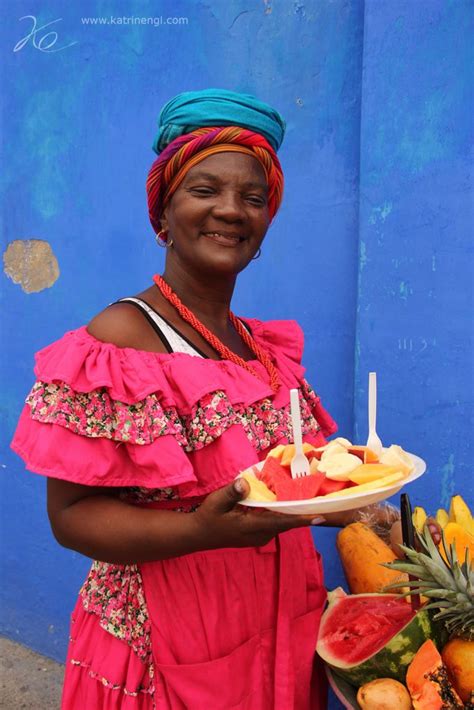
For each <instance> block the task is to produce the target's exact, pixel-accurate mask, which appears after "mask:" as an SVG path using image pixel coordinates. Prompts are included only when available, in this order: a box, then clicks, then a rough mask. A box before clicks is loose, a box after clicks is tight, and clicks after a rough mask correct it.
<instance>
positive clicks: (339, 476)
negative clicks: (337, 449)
mask: <svg viewBox="0 0 474 710" xmlns="http://www.w3.org/2000/svg"><path fill="white" fill-rule="evenodd" d="M359 466H362V461H361V460H360V458H359V457H358V456H354V454H348V453H343V454H340V453H337V454H334V455H333V456H329V457H328V458H327V459H326V460H325V461H322V460H321V461H320V462H319V466H318V471H321V472H322V473H325V474H326V478H330V479H331V480H332V481H348V480H349V474H350V473H352V471H354V470H355V469H356V468H358V467H359Z"/></svg>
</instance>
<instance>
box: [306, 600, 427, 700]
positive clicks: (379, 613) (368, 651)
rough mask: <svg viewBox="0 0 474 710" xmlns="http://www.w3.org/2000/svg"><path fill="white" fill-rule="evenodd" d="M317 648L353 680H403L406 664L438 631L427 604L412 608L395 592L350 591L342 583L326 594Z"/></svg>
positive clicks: (341, 673)
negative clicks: (433, 624) (361, 592)
mask: <svg viewBox="0 0 474 710" xmlns="http://www.w3.org/2000/svg"><path fill="white" fill-rule="evenodd" d="M328 600H329V605H328V607H327V609H326V611H325V612H324V614H323V617H322V619H321V625H320V629H319V637H318V643H317V646H316V650H317V652H318V654H319V655H320V656H321V658H322V659H323V660H324V661H325V662H326V663H327V664H328V665H329V666H330V667H331V668H332V669H333V670H334V672H335V673H337V674H338V675H339V676H341V677H342V678H344V679H345V680H347V681H348V682H349V683H352V684H353V685H356V686H360V685H363V684H364V683H367V682H368V681H370V680H375V679H376V678H395V679H396V680H399V681H401V682H402V683H403V682H404V681H405V673H406V669H407V667H408V665H409V664H410V662H411V660H412V658H413V657H414V655H415V653H416V652H417V650H418V649H419V648H420V646H421V645H422V644H423V643H424V642H425V641H426V639H427V638H431V637H432V636H433V634H434V632H435V629H434V627H433V626H432V623H431V619H430V616H429V614H428V612H427V611H426V610H424V609H419V610H418V611H416V612H414V611H413V610H412V608H411V605H410V604H409V603H408V602H407V601H406V599H405V598H404V597H400V596H399V595H397V594H349V595H346V594H345V592H344V591H343V590H342V589H341V588H338V589H336V590H334V591H333V592H330V593H329V595H328Z"/></svg>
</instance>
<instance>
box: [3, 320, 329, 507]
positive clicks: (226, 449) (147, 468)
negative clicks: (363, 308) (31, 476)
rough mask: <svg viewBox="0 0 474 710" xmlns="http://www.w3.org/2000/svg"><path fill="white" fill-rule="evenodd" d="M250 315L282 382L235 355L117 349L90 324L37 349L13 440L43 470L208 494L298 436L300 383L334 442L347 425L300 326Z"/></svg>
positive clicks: (312, 417) (317, 428) (310, 435)
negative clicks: (331, 407) (293, 408)
mask: <svg viewBox="0 0 474 710" xmlns="http://www.w3.org/2000/svg"><path fill="white" fill-rule="evenodd" d="M248 324H249V326H250V328H251V329H252V333H253V335H254V337H255V338H256V339H257V340H258V341H259V342H260V343H261V344H262V345H264V347H265V348H266V350H267V352H269V353H270V355H271V357H272V358H273V359H274V361H275V364H276V366H277V368H278V370H279V373H280V377H281V380H282V385H283V386H282V387H281V388H280V390H279V391H278V392H277V393H274V392H273V391H272V389H271V388H270V386H269V384H267V382H265V381H264V380H263V379H260V378H258V377H255V376H254V375H252V374H251V373H248V372H247V371H246V370H244V369H243V368H241V367H239V366H238V365H235V364H234V363H231V362H229V361H213V360H209V359H203V358H199V357H194V356H192V355H188V354H180V353H173V354H159V353H149V352H145V351H137V350H134V349H131V348H118V347H116V346H114V345H111V344H109V343H103V342H101V341H99V340H97V339H96V338H94V337H93V336H91V335H90V334H89V333H88V332H87V330H86V329H85V328H84V327H83V328H79V330H77V331H72V332H70V333H67V334H66V335H65V336H64V337H63V338H62V339H61V340H59V341H57V342H56V343H53V344H52V345H50V346H48V347H47V348H45V349H44V350H42V351H40V352H39V353H38V354H37V364H36V368H35V372H36V375H37V377H38V378H39V381H38V382H37V383H36V384H35V386H34V387H33V389H32V391H31V393H30V395H29V397H28V399H27V404H26V406H25V409H24V411H23V414H22V416H21V418H20V422H19V424H18V428H17V431H16V434H15V437H14V440H13V442H12V448H13V449H14V450H15V451H16V452H17V453H18V454H19V455H20V456H21V457H22V458H23V459H24V461H25V463H26V466H27V468H28V469H29V470H31V471H34V472H36V473H41V474H43V475H47V476H52V477H55V478H61V479H64V480H68V481H73V482H77V483H82V484H84V485H94V486H114V487H116V486H123V487H126V486H140V487H143V488H146V489H164V488H167V487H177V489H178V493H179V495H180V497H181V496H183V497H192V496H199V495H203V494H205V493H208V492H209V491H211V490H213V489H214V488H216V487H219V486H220V485H225V483H227V482H229V481H230V480H232V477H233V476H235V474H236V472H237V471H239V470H242V469H243V468H246V467H247V466H250V465H252V464H254V463H256V462H257V461H258V460H259V459H260V458H262V457H263V456H264V455H265V452H266V450H267V449H268V448H270V447H271V446H274V445H276V444H277V443H281V442H284V441H288V440H289V439H290V438H291V426H290V420H289V391H288V390H289V389H290V388H292V387H299V388H300V391H301V394H302V397H301V404H302V407H301V408H302V429H303V434H304V435H305V439H306V440H308V441H312V442H313V443H316V444H320V443H324V437H325V436H328V435H330V434H332V433H333V432H334V431H335V430H336V425H335V423H334V422H333V420H332V419H331V417H330V416H329V414H328V413H327V412H326V411H325V410H324V408H323V407H322V405H321V403H320V401H319V398H318V397H317V395H316V394H315V393H314V391H313V390H312V389H311V388H310V387H309V385H308V384H307V383H306V381H305V380H304V379H303V374H304V368H303V367H302V366H301V364H300V362H299V359H300V357H301V351H302V346H303V336H302V332H301V329H300V328H299V327H298V326H297V324H296V323H294V322H293V321H284V322H281V321H278V322H275V323H261V322H259V321H248ZM254 365H255V367H260V368H261V373H262V378H263V377H265V376H266V375H267V373H266V370H265V369H264V368H263V366H262V365H261V364H260V363H258V362H255V363H254ZM267 379H268V378H267ZM78 435H79V436H78Z"/></svg>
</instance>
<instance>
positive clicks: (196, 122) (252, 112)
mask: <svg viewBox="0 0 474 710" xmlns="http://www.w3.org/2000/svg"><path fill="white" fill-rule="evenodd" d="M207 126H241V127H242V128H247V129H248V130H250V131H254V132H255V133H260V134H261V135H262V136H263V137H264V138H266V139H267V141H268V142H269V143H270V145H271V146H272V148H273V150H275V151H277V150H278V148H279V147H280V145H281V144H282V141H283V136H284V135H285V128H286V124H285V121H284V120H283V118H282V117H281V116H280V114H279V113H278V111H276V110H275V109H274V108H272V107H271V106H269V105H268V104H266V103H264V102H263V101H259V100H258V99H256V98H255V97H254V96H252V95H251V94H239V93H236V92H235V91H228V90H227V89H204V90H203V91H185V92H184V93H182V94H178V96H175V97H174V99H171V101H168V103H167V104H165V106H164V107H163V109H162V111H161V113H160V118H159V120H158V134H157V136H156V138H155V141H154V143H153V150H154V151H155V153H157V154H158V155H159V154H160V153H161V151H162V150H164V149H165V148H166V146H167V145H168V144H169V143H171V141H173V140H174V139H175V138H178V136H182V135H184V134H185V133H190V132H191V131H192V130H194V129H195V128H202V127H207Z"/></svg>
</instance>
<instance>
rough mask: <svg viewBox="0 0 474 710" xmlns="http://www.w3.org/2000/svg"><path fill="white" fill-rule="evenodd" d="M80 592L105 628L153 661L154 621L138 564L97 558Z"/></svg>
mask: <svg viewBox="0 0 474 710" xmlns="http://www.w3.org/2000/svg"><path fill="white" fill-rule="evenodd" d="M79 594H80V596H81V597H82V605H83V607H84V609H85V610H86V611H88V612H91V613H93V614H96V615H97V616H98V617H99V624H100V626H101V627H102V628H103V629H104V631H108V632H109V633H110V634H112V636H115V637H116V638H118V639H121V640H122V641H125V642H126V643H127V644H128V645H129V646H130V647H131V649H132V650H133V651H134V652H135V653H136V654H137V656H138V657H139V658H140V659H141V660H142V661H144V662H145V663H147V664H150V663H151V623H150V619H149V616H148V609H147V606H146V601H145V593H144V590H143V582H142V576H141V574H140V570H139V569H138V567H137V565H115V564H111V563H108V562H97V561H95V562H94V563H93V565H92V567H91V569H90V571H89V574H88V576H87V579H86V581H85V582H84V584H83V585H82V587H81V590H80V592H79Z"/></svg>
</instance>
